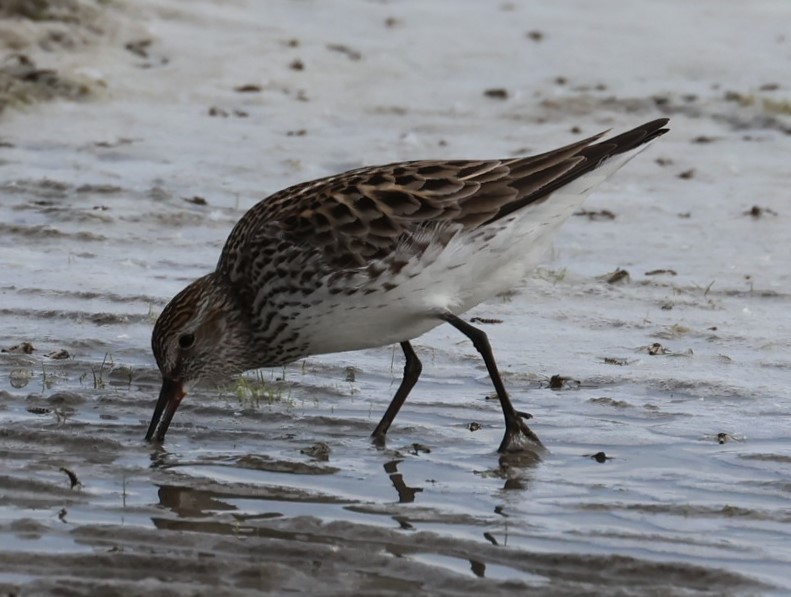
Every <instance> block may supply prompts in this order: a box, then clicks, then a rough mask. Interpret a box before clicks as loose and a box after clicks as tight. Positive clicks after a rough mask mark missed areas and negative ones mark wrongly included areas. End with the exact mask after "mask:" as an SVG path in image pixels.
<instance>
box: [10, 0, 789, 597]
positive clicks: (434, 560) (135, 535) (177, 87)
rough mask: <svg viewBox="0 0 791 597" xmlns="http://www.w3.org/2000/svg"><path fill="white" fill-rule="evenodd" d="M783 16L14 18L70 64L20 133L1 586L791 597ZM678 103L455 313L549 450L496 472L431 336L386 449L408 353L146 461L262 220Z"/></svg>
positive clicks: (452, 357) (282, 398)
mask: <svg viewBox="0 0 791 597" xmlns="http://www.w3.org/2000/svg"><path fill="white" fill-rule="evenodd" d="M789 13H791V9H789V8H785V7H784V6H783V5H779V4H777V3H772V2H768V1H767V2H757V3H752V4H751V5H750V7H749V8H748V7H735V8H733V9H732V11H731V13H728V12H727V11H722V10H720V9H719V5H718V4H717V5H715V4H714V3H707V2H701V3H694V4H693V3H684V2H671V3H663V6H656V5H655V4H654V3H650V2H647V1H646V2H636V3H632V4H630V5H629V7H628V8H627V7H623V6H622V5H621V3H616V2H615V0H612V1H609V0H608V1H607V2H605V3H604V4H601V3H597V6H596V9H595V10H594V9H593V8H592V7H590V6H589V5H588V4H587V3H584V2H572V3H567V4H564V5H563V6H552V7H549V6H544V5H541V6H539V5H538V4H536V5H532V4H524V5H523V4H521V3H501V4H491V5H488V4H481V3H475V2H459V3H453V6H452V9H451V6H450V3H435V4H434V3H432V4H430V5H426V4H421V3H419V2H417V1H415V2H400V3H392V4H388V3H378V2H352V1H349V2H341V3H337V4H333V5H332V6H331V7H330V6H328V5H326V4H324V3H319V2H317V1H315V0H305V1H301V2H293V1H286V0H282V1H280V0H278V1H273V2H267V3H266V8H264V7H263V5H259V4H258V3H253V2H242V1H238V2H195V3H190V5H189V7H187V6H186V5H185V4H183V3H178V2H175V1H170V0H168V1H165V2H153V1H150V2H139V3H134V4H120V3H118V4H110V5H104V6H102V7H101V9H100V10H99V11H98V12H90V13H88V14H86V13H79V15H80V17H79V18H76V17H71V18H65V19H60V20H58V19H48V20H43V21H35V22H33V21H29V20H28V21H16V20H13V19H9V18H6V19H3V20H2V21H0V32H5V33H6V34H8V32H13V35H14V36H15V37H13V39H12V38H11V37H9V35H10V34H8V35H4V36H2V41H3V43H4V46H3V48H4V51H5V53H6V55H7V56H10V55H11V54H12V53H16V54H19V53H22V54H24V55H25V56H26V57H27V59H29V61H30V63H31V64H33V65H35V66H34V67H33V66H29V65H28V68H29V69H30V68H32V69H34V71H52V72H50V73H49V74H46V76H44V75H42V74H39V75H35V76H32V77H31V76H30V74H29V73H30V70H28V71H25V72H27V73H28V74H24V73H22V74H21V75H20V74H19V71H14V72H16V73H17V75H19V77H21V78H22V79H25V81H24V82H25V84H28V83H31V81H32V82H33V83H36V82H38V81H41V82H42V83H44V84H46V85H47V86H48V87H47V89H46V90H45V91H47V92H46V93H44V92H42V94H41V95H35V98H34V99H32V100H31V101H30V103H26V104H24V105H19V104H18V103H15V102H14V101H9V102H7V103H5V109H4V110H3V111H2V113H0V193H2V195H0V196H1V197H2V199H1V200H0V232H1V233H2V234H0V272H2V277H0V293H1V294H0V296H2V303H0V327H1V328H2V329H3V330H4V334H3V335H2V336H0V349H3V350H4V352H0V455H2V459H1V460H0V461H1V462H2V465H0V590H2V591H5V592H6V593H10V594H19V595H27V594H54V593H58V594H77V595H81V594H86V595H87V594H114V593H117V594H124V595H127V594H144V593H145V594H147V595H151V594H155V595H156V594H162V595H170V594H174V595H188V594H189V595H192V594H244V593H246V592H249V593H251V594H252V593H258V594H260V593H261V592H269V593H285V592H305V593H310V594H326V595H330V594H338V595H341V594H359V595H382V594H396V593H398V594H404V593H405V592H410V593H415V594H438V595H441V594H448V595H466V594H470V595H472V594H487V595H489V594H492V595H497V594H514V593H518V592H524V591H526V590H528V589H529V590H530V591H531V593H532V594H540V595H564V594H612V595H659V594H661V595H667V594H672V595H676V594H681V595H697V594H712V595H723V594H733V595H743V594H745V595H746V594H750V595H752V594H771V593H776V594H782V593H783V592H787V591H791V580H789V576H788V573H787V568H788V565H789V563H791V548H789V547H788V545H791V517H789V509H788V503H789V495H790V494H789V491H790V488H791V456H790V455H789V454H790V453H789V449H788V446H789V444H788V440H787V436H788V429H789V425H790V424H791V415H789V397H788V390H787V388H788V382H789V378H790V377H789V375H790V372H791V341H789V337H791V334H790V332H791V325H789V323H788V321H789V320H788V317H787V314H786V312H787V306H788V304H789V296H791V275H789V271H788V268H787V267H786V261H787V254H788V249H789V248H791V245H790V244H789V241H788V235H787V231H788V222H787V218H788V213H787V212H788V201H787V198H786V196H787V186H788V168H787V157H788V149H789V144H790V143H791V136H789V133H791V109H789V105H791V104H789V102H791V92H789V88H788V87H787V86H786V84H785V78H786V71H787V66H788V60H789V58H788V52H789V45H788V44H789V43H791V42H789V41H788V40H787V39H786V37H787V36H788V34H789V32H788V31H786V30H785V29H784V26H785V25H784V24H785V23H787V22H789V17H790V16H791V14H789ZM603 15H607V16H608V21H607V22H606V23H605V22H602V21H601V18H602V16H603ZM703 24H705V26H703ZM53 31H54V32H55V33H54V34H53ZM746 31H749V32H750V35H749V39H747V36H746V35H745V34H744V33H743V32H746ZM471 32H474V34H472V33H471ZM53 36H54V37H53ZM64 36H65V37H64ZM52 39H55V40H58V39H61V40H62V39H67V40H70V43H65V42H58V43H56V44H55V46H53V45H52V44H53V43H54V42H52ZM788 39H791V37H789V38H788ZM9 40H11V41H12V42H13V43H11V41H9ZM613 40H618V43H614V41H613ZM45 42H46V43H45ZM13 60H14V61H16V62H13V61H12V63H11V64H12V66H14V68H17V67H18V66H19V63H20V62H19V58H18V57H16V58H13ZM5 64H9V62H6V63H5ZM52 73H54V74H52ZM17 75H15V76H17ZM19 77H18V78H19ZM52 77H55V79H53V78H52ZM53 81H67V82H77V83H76V84H77V85H78V86H79V85H82V86H84V88H82V87H80V88H81V89H83V90H84V91H85V93H84V94H79V95H77V96H75V95H74V94H71V93H63V94H60V96H59V97H60V99H58V97H55V99H52V98H51V97H50V94H49V93H48V91H49V90H51V89H52V85H53ZM17 85H18V83H17V82H15V83H14V84H13V85H12V86H11V87H8V89H11V90H12V91H14V93H17V92H18V90H19V89H20V88H19V87H18V86H17ZM0 87H3V80H2V79H0ZM55 88H57V89H64V88H63V87H60V86H58V85H55ZM26 89H27V88H26ZM68 89H73V88H71V87H68ZM55 95H56V96H58V94H55ZM7 97H9V96H0V101H2V102H6V100H5V98H7ZM662 115H668V116H670V117H671V118H672V122H671V127H672V131H671V133H670V134H669V135H667V136H665V137H664V138H662V139H661V140H660V141H658V142H657V143H656V144H655V145H654V146H652V147H651V148H650V149H648V150H647V151H646V152H645V153H643V154H641V155H640V156H638V157H637V158H635V159H634V160H633V161H632V162H631V163H630V164H629V165H628V166H627V167H625V168H624V170H622V171H621V172H619V173H618V174H617V175H616V177H614V178H613V179H612V180H611V181H609V182H607V183H606V184H605V185H603V186H602V187H601V189H600V190H599V191H598V192H597V193H596V194H595V195H594V196H592V197H591V198H590V199H589V200H588V202H587V203H586V206H585V208H586V210H587V213H586V214H582V215H580V216H578V217H574V218H572V219H571V220H570V221H569V222H568V223H567V224H566V225H565V226H564V227H563V229H562V230H561V231H560V232H559V234H558V235H557V239H556V242H555V248H554V250H553V252H552V254H550V255H548V256H547V261H546V265H545V266H544V267H542V268H541V269H540V270H539V271H538V272H536V274H535V275H534V276H531V278H530V279H528V280H526V281H525V282H524V283H523V284H519V285H518V287H517V289H516V290H515V292H514V293H513V294H509V295H508V296H504V297H500V298H498V299H497V300H495V301H492V302H490V303H488V304H486V305H482V306H480V307H478V308H477V309H475V310H474V311H473V312H471V313H470V314H469V317H479V318H482V323H479V325H480V326H481V327H483V328H484V329H485V330H486V331H487V333H488V334H489V335H490V338H491V341H492V344H493V347H494V350H495V355H496V357H497V358H498V363H499V364H500V367H501V369H502V371H503V376H504V380H505V383H506V385H507V386H508V388H509V390H510V392H511V394H512V396H513V399H514V401H515V403H516V404H517V406H518V408H520V409H521V410H527V411H529V412H530V413H532V414H533V416H534V422H533V423H532V424H531V427H532V428H533V429H534V430H535V431H536V432H537V433H538V434H539V436H540V437H541V438H542V440H543V441H544V442H545V443H546V444H547V445H548V447H549V448H550V454H549V455H548V456H547V457H546V458H545V459H544V461H543V462H541V463H535V462H533V461H532V460H530V459H519V458H516V457H507V458H501V457H499V456H498V455H497V454H496V452H495V451H494V450H495V448H496V446H497V445H498V443H499V440H500V437H501V433H502V421H501V415H500V414H499V409H498V407H497V405H496V402H493V401H491V400H488V399H487V397H488V396H490V395H491V394H492V390H491V387H490V384H489V381H488V377H487V376H486V371H485V368H484V366H483V363H482V362H481V361H480V359H479V357H478V355H477V354H476V353H475V351H474V349H473V348H472V346H470V345H469V343H468V342H467V340H466V339H465V338H464V337H462V336H460V335H459V334H458V332H456V331H455V330H453V329H445V327H442V328H438V329H437V330H435V331H433V332H431V333H430V334H428V335H426V336H425V337H423V338H421V339H420V340H418V341H417V342H416V343H415V345H416V350H417V351H418V353H419V354H420V356H421V358H422V359H423V362H424V373H423V376H422V377H421V380H420V382H419V384H418V385H417V386H416V388H415V390H414V392H413V395H412V396H410V398H409V400H408V401H407V403H406V405H405V407H404V409H403V411H402V413H401V414H400V415H399V417H398V418H397V419H396V422H395V424H394V426H393V428H392V429H391V431H390V436H389V439H388V443H387V446H386V447H384V448H378V447H376V446H374V445H372V444H371V442H370V440H369V437H368V435H369V433H370V432H371V430H372V429H373V427H374V426H375V424H376V422H377V421H378V420H379V417H380V416H381V414H382V413H383V412H384V410H385V408H386V406H387V404H388V402H389V399H390V397H391V395H392V393H393V392H394V390H395V387H396V386H397V383H398V380H399V376H400V373H401V368H402V361H401V355H400V351H395V350H394V349H392V348H382V349H376V350H368V351H361V352H358V353H347V354H340V355H326V356H321V357H313V358H310V359H308V360H306V361H303V362H298V363H294V364H292V365H290V366H288V367H286V368H285V369H276V370H264V371H261V372H257V373H256V372H254V373H251V374H249V375H248V376H246V378H245V381H243V382H239V383H229V384H228V386H227V387H224V388H220V389H212V388H202V389H199V390H196V391H195V392H193V393H191V394H190V395H189V396H188V397H187V398H186V399H185V401H184V403H183V404H182V406H181V408H180V410H179V412H178V413H177V415H176V418H175V419H174V423H173V425H172V427H171V430H170V432H169V434H168V438H167V441H166V442H165V444H164V445H163V446H151V445H148V444H146V443H144V442H143V441H142V437H143V435H144V434H145V429H146V426H147V424H148V420H149V418H150V415H151V410H152V408H153V403H154V401H155V398H156V395H157V393H158V383H159V376H158V372H157V371H156V366H155V364H154V362H153V357H152V356H151V353H150V348H149V342H150V332H151V327H152V325H153V322H154V320H155V319H156V315H157V314H158V313H159V311H160V310H161V309H162V308H163V306H164V304H165V303H166V302H167V300H168V299H169V298H170V297H171V296H173V294H175V292H177V291H178V290H180V289H181V288H182V287H183V286H184V285H185V284H186V283H187V282H189V281H191V280H192V279H194V278H195V277H197V276H199V275H202V274H203V273H205V272H207V271H209V270H210V269H211V268H212V267H213V265H214V263H216V259H217V257H218V255H219V251H220V248H221V247H222V243H223V241H224V239H225V237H226V236H227V234H228V232H229V231H230V229H231V227H232V226H233V223H234V222H235V221H236V220H237V219H238V218H239V217H240V216H241V214H242V213H243V212H244V210H245V209H247V208H248V207H250V206H251V205H253V204H254V203H255V202H256V201H257V200H259V199H261V198H263V197H265V196H266V195H267V194H269V193H271V192H274V191H276V190H278V189H280V188H283V187H285V186H287V185H288V184H292V183H296V182H299V181H302V180H307V179H310V178H314V177H318V176H322V175H326V174H331V173H333V172H338V171H341V170H344V169H348V168H351V167H356V166H360V165H363V164H370V163H378V162H391V161H396V160H402V159H418V158H429V157H494V156H508V155H516V154H522V153H530V152H538V151H541V150H544V149H549V148H552V147H555V146H557V145H559V144H561V143H564V142H569V141H571V140H574V139H577V138H580V137H581V136H584V135H589V134H594V133H596V132H599V131H600V130H604V129H607V128H614V129H622V128H625V127H628V126H632V125H635V124H637V123H639V122H642V121H645V120H648V119H652V118H656V117H659V116H662ZM618 268H621V269H623V270H626V271H627V272H628V275H623V274H618V275H613V272H615V271H616V270H617V269H618ZM487 322H488V323H487ZM446 327H447V326H446ZM25 343H29V345H25ZM553 376H560V377H554V378H553ZM597 455H599V456H598V458H597V457H596V456H597Z"/></svg>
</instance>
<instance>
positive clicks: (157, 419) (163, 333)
mask: <svg viewBox="0 0 791 597" xmlns="http://www.w3.org/2000/svg"><path fill="white" fill-rule="evenodd" d="M242 318H243V315H242V313H241V311H240V310H239V309H238V307H237V305H236V304H235V302H234V300H233V298H232V293H231V292H230V291H229V289H228V287H227V286H226V285H224V284H222V283H221V282H220V280H219V279H218V278H217V276H216V274H209V275H207V276H204V277H202V278H199V279H197V280H195V281H194V282H193V283H192V284H190V285H189V286H187V287H186V288H185V289H184V290H182V291H181V292H179V293H178V294H177V295H176V296H175V297H174V298H173V300H171V301H170V303H168V305H167V307H165V309H164V311H162V314H161V315H160V316H159V318H158V319H157V322H156V324H155V325H154V332H153V334H152V336H151V347H152V349H153V351H154V357H155V358H156V361H157V365H158V366H159V371H160V372H161V373H162V389H161V390H160V393H159V400H158V401H157V404H156V407H155V409H154V416H153V417H152V419H151V424H150V425H149V427H148V433H146V440H147V441H150V440H151V439H152V438H154V437H156V440H157V441H160V442H161V441H162V440H163V439H164V438H165V433H167V430H168V427H169V426H170V422H171V420H172V419H173V415H174V413H175V412H176V409H177V408H178V406H179V404H180V403H181V399H182V398H183V397H184V396H185V394H186V393H187V390H189V388H190V387H191V386H193V385H194V384H195V383H197V382H199V381H215V382H216V381H220V380H222V379H224V378H227V377H228V376H230V375H233V374H235V373H240V372H242V371H244V370H245V369H247V368H249V367H248V366H247V364H246V362H245V354H248V353H249V352H250V351H249V350H246V349H247V346H248V336H247V334H246V333H245V330H246V329H247V327H246V326H245V325H244V323H243V322H242V321H241V320H242Z"/></svg>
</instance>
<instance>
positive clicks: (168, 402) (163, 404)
mask: <svg viewBox="0 0 791 597" xmlns="http://www.w3.org/2000/svg"><path fill="white" fill-rule="evenodd" d="M184 393H185V392H184V386H183V385H182V383H181V382H180V381H174V380H172V379H163V380H162V389H161V390H160V392H159V400H157V405H156V407H155V408H154V416H153V417H151V424H150V425H149V426H148V433H146V441H147V442H150V441H151V438H153V437H154V433H155V432H156V440H157V441H158V442H162V441H163V440H164V439H165V434H166V433H167V432H168V427H170V421H172V420H173V415H174V414H175V413H176V409H177V408H178V407H179V404H181V399H182V398H184ZM163 413H164V414H163ZM157 425H159V431H157Z"/></svg>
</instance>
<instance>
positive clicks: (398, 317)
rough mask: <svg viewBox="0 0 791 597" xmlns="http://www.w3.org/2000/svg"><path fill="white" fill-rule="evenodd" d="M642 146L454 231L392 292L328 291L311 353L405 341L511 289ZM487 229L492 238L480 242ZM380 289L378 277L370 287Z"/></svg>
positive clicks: (311, 332) (307, 334) (314, 322)
mask: <svg viewBox="0 0 791 597" xmlns="http://www.w3.org/2000/svg"><path fill="white" fill-rule="evenodd" d="M641 149H642V147H640V148H638V149H636V150H634V151H632V152H630V153H627V154H624V155H620V156H618V157H617V158H614V159H612V160H610V161H608V162H606V163H604V164H603V165H602V166H600V167H599V168H597V169H596V170H594V171H593V172H590V173H588V174H586V175H584V176H582V177H580V178H578V179H576V180H574V181H572V182H571V183H570V184H569V185H566V186H565V187H563V188H561V189H559V190H557V191H556V192H554V193H553V194H552V195H551V196H549V197H548V198H546V199H545V200H543V201H541V202H539V203H537V204H531V205H528V206H526V207H524V208H523V209H521V210H519V211H518V212H515V213H513V214H511V215H510V216H508V217H506V218H503V219H502V220H499V221H497V222H494V223H493V224H491V225H489V226H487V227H485V228H479V229H477V230H475V231H472V232H459V233H458V234H457V235H456V236H455V237H454V238H453V240H452V241H451V242H450V243H449V244H448V245H447V246H445V247H444V248H443V247H440V246H439V245H436V246H434V247H430V248H429V249H428V250H427V251H425V252H424V253H423V254H422V256H420V257H414V258H413V259H412V260H411V261H410V263H409V264H408V265H407V266H406V267H405V268H404V269H403V270H402V271H401V272H400V274H399V275H398V276H397V277H395V278H394V279H392V280H390V281H391V282H392V283H393V284H396V285H397V287H396V288H393V289H392V290H389V291H384V290H382V291H380V292H374V293H370V294H364V293H363V292H357V293H355V294H353V295H351V296H345V295H337V294H336V295H331V294H329V293H328V294H327V296H326V297H324V300H323V301H322V302H321V304H320V305H319V306H317V307H316V308H315V309H316V312H314V313H313V314H312V315H313V317H312V318H311V324H310V325H309V327H308V328H307V329H305V330H303V339H304V340H306V341H308V342H309V345H310V354H324V353H332V352H343V351H347V350H359V349H362V348H370V347H373V346H384V345H388V344H393V343H397V342H402V341H405V340H411V339H413V338H417V337H418V336H420V335H422V334H424V333H426V332H427V331H429V330H431V329H433V328H435V327H437V326H438V325H441V324H442V323H443V321H442V320H441V319H439V318H438V316H439V315H440V314H442V313H447V312H451V313H454V314H456V315H459V314H462V313H464V312H465V311H468V310H469V309H471V308H473V307H474V306H476V305H478V304H479V303H482V302H483V301H485V300H487V299H490V298H492V297H494V296H495V295H497V294H499V293H501V292H504V291H506V290H509V289H511V288H514V287H515V286H517V285H518V284H519V283H520V282H521V280H522V279H523V278H524V277H525V275H526V274H527V273H528V272H529V271H530V270H532V269H533V268H535V267H536V266H537V265H538V264H539V263H540V262H541V259H542V258H543V256H544V254H545V251H546V249H547V248H548V246H549V244H550V242H551V237H552V234H553V233H554V231H555V230H556V229H557V228H558V227H559V226H560V225H561V224H562V223H563V222H564V221H565V220H566V219H568V218H569V217H570V216H571V215H572V214H573V213H574V212H575V211H577V209H578V208H579V207H580V206H581V205H582V203H583V201H584V200H585V197H586V196H587V195H588V194H589V193H590V191H591V190H593V188H594V187H596V186H597V185H599V184H600V183H602V182H603V181H604V180H606V179H607V178H608V177H609V176H610V175H611V174H613V173H614V172H615V171H616V170H618V169H619V168H620V167H621V166H623V165H624V164H625V163H626V162H627V161H628V160H629V159H631V158H632V157H633V156H634V155H636V153H637V152H639V151H640V150H641ZM490 230H491V231H493V232H496V234H494V235H493V237H492V238H491V239H490V240H488V241H485V240H484V238H483V237H484V236H486V234H485V233H486V232H489V231H490ZM479 232H482V233H484V234H478V233H479ZM410 276H414V277H410ZM379 284H381V280H380V281H379V282H378V283H377V284H375V285H374V287H376V286H378V285H379Z"/></svg>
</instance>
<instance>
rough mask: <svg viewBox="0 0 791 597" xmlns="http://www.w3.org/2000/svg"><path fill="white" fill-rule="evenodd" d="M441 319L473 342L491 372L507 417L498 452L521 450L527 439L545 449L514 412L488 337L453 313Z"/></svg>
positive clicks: (490, 374)
mask: <svg viewBox="0 0 791 597" xmlns="http://www.w3.org/2000/svg"><path fill="white" fill-rule="evenodd" d="M440 317H441V318H442V319H444V320H445V321H447V322H448V323H449V324H450V325H452V326H453V327H455V328H456V329H457V330H459V331H460V332H461V333H462V334H464V335H465V336H467V337H468V338H469V339H470V340H472V344H473V346H475V348H476V350H477V351H478V352H479V353H481V356H482V357H483V362H484V363H486V369H487V370H488V371H489V377H491V379H492V383H493V384H494V389H495V390H496V391H497V398H499V400H500V406H501V407H502V409H503V416H504V417H505V436H504V437H503V441H502V442H501V443H500V447H499V448H498V449H497V451H498V452H507V451H509V450H514V449H519V447H520V443H521V444H524V441H523V440H524V438H525V437H526V438H527V439H529V440H530V441H531V442H533V443H535V444H536V445H537V446H538V447H539V448H542V449H543V448H544V444H542V443H541V440H540V439H538V436H537V435H536V434H535V433H533V432H532V431H531V430H530V428H529V427H528V426H527V424H526V423H525V422H524V420H523V419H522V417H521V416H520V414H519V413H517V412H516V410H514V406H513V404H511V400H510V398H508V393H507V392H506V391H505V386H504V385H503V380H502V379H500V372H499V371H498V370H497V363H495V362H494V354H492V347H491V345H490V344H489V338H487V337H486V333H485V332H484V331H483V330H479V329H478V328H476V327H475V326H472V325H470V324H469V323H467V322H466V321H464V320H462V319H459V318H458V317H456V316H455V315H453V313H446V314H444V315H441V316H440Z"/></svg>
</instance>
